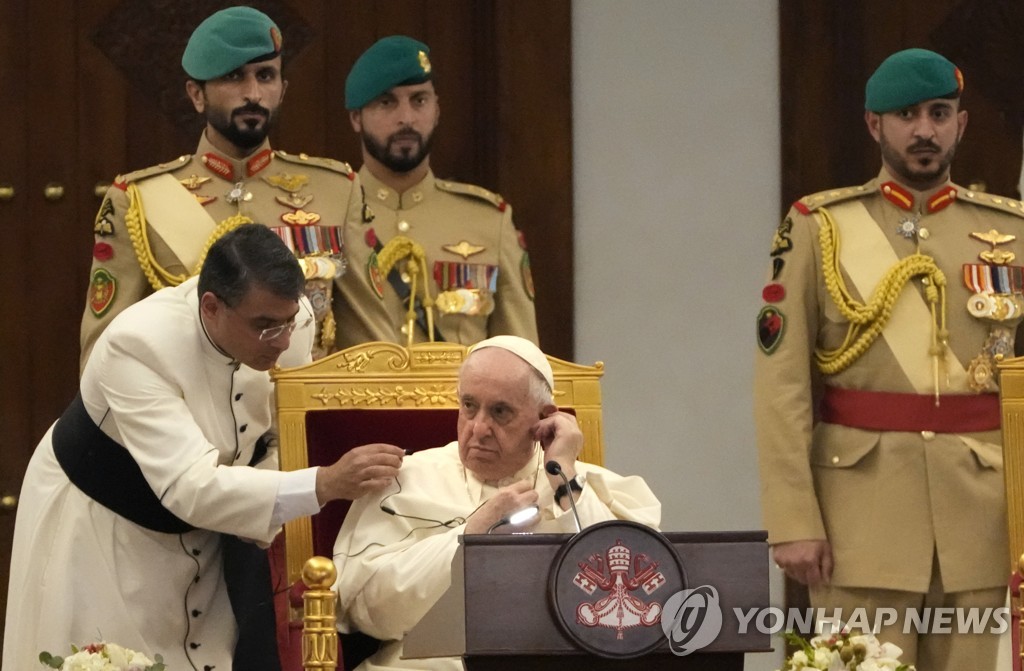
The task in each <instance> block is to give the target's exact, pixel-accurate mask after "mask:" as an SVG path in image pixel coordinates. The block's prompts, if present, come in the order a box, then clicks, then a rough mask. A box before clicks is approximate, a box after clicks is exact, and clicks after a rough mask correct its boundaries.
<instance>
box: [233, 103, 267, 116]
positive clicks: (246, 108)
mask: <svg viewBox="0 0 1024 671" xmlns="http://www.w3.org/2000/svg"><path fill="white" fill-rule="evenodd" d="M240 114H262V115H263V116H265V117H268V118H269V117H270V110H268V109H267V108H266V107H264V106H262V105H257V104H256V103H248V104H246V105H242V106H241V107H236V108H235V109H233V110H231V118H234V117H236V116H238V115H240Z"/></svg>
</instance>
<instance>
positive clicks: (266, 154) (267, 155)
mask: <svg viewBox="0 0 1024 671" xmlns="http://www.w3.org/2000/svg"><path fill="white" fill-rule="evenodd" d="M273 157H274V152H272V151H270V149H264V150H263V151H261V152H259V153H258V154H256V155H255V156H253V157H252V158H250V159H249V160H248V161H246V162H245V174H246V176H247V177H252V176H253V175H255V174H256V173H258V172H259V171H261V170H263V169H264V168H266V167H267V166H268V165H270V161H271V159H273Z"/></svg>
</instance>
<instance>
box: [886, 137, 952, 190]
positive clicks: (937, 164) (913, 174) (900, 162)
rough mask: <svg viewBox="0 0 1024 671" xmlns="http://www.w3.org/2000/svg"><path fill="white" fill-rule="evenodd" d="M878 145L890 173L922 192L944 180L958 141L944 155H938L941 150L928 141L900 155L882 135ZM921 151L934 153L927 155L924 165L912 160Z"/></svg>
mask: <svg viewBox="0 0 1024 671" xmlns="http://www.w3.org/2000/svg"><path fill="white" fill-rule="evenodd" d="M879 145H880V146H881V148H882V158H883V159H884V161H885V163H886V164H887V165H888V166H889V167H890V168H892V171H893V172H895V173H896V176H897V177H900V178H901V179H902V180H903V181H904V182H906V184H907V186H912V187H917V188H919V189H922V190H923V189H928V188H931V187H932V186H934V185H935V183H936V182H937V181H939V180H944V179H945V178H946V175H947V174H948V172H949V166H950V165H952V163H953V157H954V156H956V149H957V146H958V145H959V141H958V140H954V141H953V143H952V144H951V145H950V146H949V149H947V150H946V153H944V154H943V153H940V152H941V151H942V148H941V147H939V145H937V144H935V143H934V142H930V141H928V140H921V141H919V142H915V143H914V144H912V145H910V146H909V147H908V148H907V150H906V152H905V153H902V154H901V153H900V152H899V151H898V150H897V149H896V148H894V147H893V146H892V145H891V144H889V141H888V140H887V139H886V137H885V135H884V134H882V135H881V137H880V139H879ZM921 149H929V150H931V151H932V152H934V153H932V154H928V155H927V158H928V160H927V164H926V165H922V164H921V162H920V161H916V160H914V159H915V157H916V156H917V154H915V153H914V152H916V151H918V150H921Z"/></svg>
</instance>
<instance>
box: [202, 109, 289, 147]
mask: <svg viewBox="0 0 1024 671" xmlns="http://www.w3.org/2000/svg"><path fill="white" fill-rule="evenodd" d="M242 114H261V115H263V123H255V124H254V123H251V122H249V121H245V122H238V121H236V118H237V117H238V116H240V115H242ZM276 116H277V110H274V111H271V110H269V109H267V108H266V107H263V106H262V105H257V104H256V103H249V104H248V105H243V106H242V107H236V108H235V109H233V110H231V114H230V115H228V116H225V115H222V114H220V113H219V112H218V111H217V110H210V111H209V112H208V113H207V115H206V122H207V123H208V124H210V126H212V127H213V128H214V130H216V131H217V132H218V133H220V134H221V135H223V136H224V138H225V139H227V141H228V142H230V143H231V144H233V145H235V146H236V147H238V148H239V149H242V150H245V151H248V150H251V149H255V148H256V147H258V146H260V145H261V144H263V141H264V140H266V139H267V134H268V133H269V132H270V126H271V124H272V122H273V121H274V118H275V117H276Z"/></svg>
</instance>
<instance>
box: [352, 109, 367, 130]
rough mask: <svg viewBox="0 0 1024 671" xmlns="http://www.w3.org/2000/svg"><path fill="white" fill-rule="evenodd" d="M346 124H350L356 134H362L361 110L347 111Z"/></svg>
mask: <svg viewBox="0 0 1024 671" xmlns="http://www.w3.org/2000/svg"><path fill="white" fill-rule="evenodd" d="M348 122H349V123H350V124H352V130H354V131H355V132H357V133H362V132H363V111H362V110H349V111H348Z"/></svg>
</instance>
